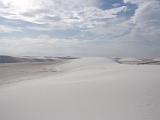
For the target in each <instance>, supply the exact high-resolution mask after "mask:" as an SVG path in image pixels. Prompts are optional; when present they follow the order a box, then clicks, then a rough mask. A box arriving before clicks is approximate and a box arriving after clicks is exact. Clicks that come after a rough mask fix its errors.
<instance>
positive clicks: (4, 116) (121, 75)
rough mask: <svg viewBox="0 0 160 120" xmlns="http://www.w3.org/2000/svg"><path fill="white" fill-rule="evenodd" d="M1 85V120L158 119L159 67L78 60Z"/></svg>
mask: <svg viewBox="0 0 160 120" xmlns="http://www.w3.org/2000/svg"><path fill="white" fill-rule="evenodd" d="M57 69H58V70H59V71H61V72H58V73H57V74H50V75H48V76H45V77H42V78H33V80H29V81H22V82H18V83H15V84H9V85H2V86H1V87H0V120H159V119H160V114H159V111H160V93H159V91H160V66H159V65H128V64H119V63H116V62H114V61H113V60H110V59H107V58H81V59H74V60H72V61H70V62H69V63H66V64H63V65H60V66H58V68H57Z"/></svg>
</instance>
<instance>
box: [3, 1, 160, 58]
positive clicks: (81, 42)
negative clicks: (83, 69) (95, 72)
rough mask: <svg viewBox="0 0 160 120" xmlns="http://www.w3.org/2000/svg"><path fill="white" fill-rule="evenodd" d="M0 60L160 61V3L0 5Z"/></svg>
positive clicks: (7, 3) (98, 2)
mask: <svg viewBox="0 0 160 120" xmlns="http://www.w3.org/2000/svg"><path fill="white" fill-rule="evenodd" d="M0 55H14V56H27V55H29V56H104V57H160V0H0Z"/></svg>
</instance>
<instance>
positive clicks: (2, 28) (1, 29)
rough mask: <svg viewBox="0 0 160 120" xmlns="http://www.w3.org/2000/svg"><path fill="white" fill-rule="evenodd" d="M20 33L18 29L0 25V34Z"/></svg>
mask: <svg viewBox="0 0 160 120" xmlns="http://www.w3.org/2000/svg"><path fill="white" fill-rule="evenodd" d="M19 31H21V29H20V28H15V27H11V26H6V25H0V33H11V32H19Z"/></svg>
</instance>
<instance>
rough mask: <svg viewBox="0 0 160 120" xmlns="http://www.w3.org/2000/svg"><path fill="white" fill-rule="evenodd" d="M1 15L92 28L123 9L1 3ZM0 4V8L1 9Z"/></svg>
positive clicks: (31, 0) (49, 0) (55, 1)
mask: <svg viewBox="0 0 160 120" xmlns="http://www.w3.org/2000/svg"><path fill="white" fill-rule="evenodd" d="M0 1H1V3H2V5H3V7H1V9H0V16H2V17H5V18H8V19H13V20H14V19H16V20H23V21H28V22H32V23H37V24H49V25H50V26H52V27H60V28H71V27H75V26H77V27H83V26H85V28H87V27H89V28H90V27H94V26H95V25H97V24H100V23H102V24H103V23H104V22H105V21H103V19H107V18H115V17H116V16H117V15H116V14H117V13H119V12H121V11H123V10H125V8H126V7H125V6H122V7H117V8H113V9H110V10H102V9H100V8H99V3H100V1H99V0H87V1H86V0H65V1H64V0H27V1H26V0H0ZM2 5H1V6H2Z"/></svg>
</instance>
